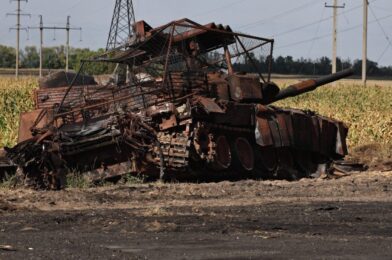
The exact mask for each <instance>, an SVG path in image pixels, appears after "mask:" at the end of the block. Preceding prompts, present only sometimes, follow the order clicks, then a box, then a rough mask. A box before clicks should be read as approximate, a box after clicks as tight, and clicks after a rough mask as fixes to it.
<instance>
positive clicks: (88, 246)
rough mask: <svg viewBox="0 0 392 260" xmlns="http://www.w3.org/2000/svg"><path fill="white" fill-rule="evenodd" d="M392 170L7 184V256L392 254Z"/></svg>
mask: <svg viewBox="0 0 392 260" xmlns="http://www.w3.org/2000/svg"><path fill="white" fill-rule="evenodd" d="M391 194H392V172H384V173H381V172H368V173H358V174H354V175H353V176H349V177H345V178H342V179H338V180H301V181H299V182H292V183H290V182H286V181H264V182H261V181H240V182H235V183H230V182H221V183H204V184H159V183H157V184H143V185H133V186H115V187H103V188H97V189H86V190H77V189H73V190H66V191H61V192H36V191H31V190H16V191H9V190H0V220H1V221H0V259H20V258H24V259H60V258H66V259H111V258H113V259H239V258H240V259H244V258H245V259H259V258H267V259H268V258H270V259H272V258H273V259H279V258H290V259H303V258H312V259H324V258H334V259H336V258H338V259H339V258H342V259H361V258H363V259H365V258H371V259H391V256H392V197H391Z"/></svg>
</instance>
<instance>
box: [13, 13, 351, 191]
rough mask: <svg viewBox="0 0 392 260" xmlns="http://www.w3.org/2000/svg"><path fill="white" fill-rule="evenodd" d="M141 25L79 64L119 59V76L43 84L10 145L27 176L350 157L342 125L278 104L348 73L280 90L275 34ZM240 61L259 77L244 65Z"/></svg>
mask: <svg viewBox="0 0 392 260" xmlns="http://www.w3.org/2000/svg"><path fill="white" fill-rule="evenodd" d="M134 27H135V28H134V29H135V31H136V34H135V36H134V37H133V38H131V39H130V40H129V42H128V43H127V44H126V45H124V46H122V47H120V48H117V49H115V50H113V51H109V52H107V53H105V54H104V55H102V56H99V57H95V58H93V59H91V60H88V61H83V63H82V68H81V71H79V73H78V77H79V78H80V77H81V75H82V74H83V67H84V66H85V64H87V63H96V62H105V63H114V64H118V67H117V68H118V69H117V71H118V73H117V76H116V77H115V79H114V80H113V81H112V82H114V83H108V84H106V85H96V84H95V85H85V84H84V85H81V84H79V85H75V84H71V86H67V87H64V86H63V87H52V88H41V89H38V90H37V91H36V93H35V101H36V106H37V110H36V111H34V112H32V113H27V114H23V115H21V128H20V135H19V140H20V142H19V144H18V145H17V146H15V147H14V148H10V149H6V150H7V156H8V158H9V159H10V160H11V161H12V162H13V163H14V164H16V165H17V166H18V175H19V177H22V179H23V180H24V182H26V183H28V184H30V185H32V186H35V187H39V188H51V189H58V188H63V187H64V185H65V176H66V174H67V173H69V172H70V171H72V172H79V173H83V174H85V175H86V176H91V178H92V179H93V180H100V179H108V178H112V177H116V176H122V175H124V174H128V173H133V174H152V175H154V174H155V175H159V176H160V177H161V178H167V177H168V176H176V174H183V173H185V174H188V173H189V174H191V173H204V174H207V175H208V174H214V173H215V172H237V173H239V174H242V175H245V176H257V177H260V178H288V179H292V178H298V177H307V176H310V175H311V174H312V173H314V172H316V171H317V170H318V169H320V165H321V166H322V165H323V166H326V167H327V166H328V165H329V164H330V163H331V162H332V161H333V160H336V159H342V158H344V156H345V155H346V154H347V146H346V136H347V132H348V129H347V127H346V126H345V125H344V124H343V123H342V122H339V121H336V120H333V119H330V118H326V117H323V116H320V115H317V114H315V113H313V112H311V111H300V110H294V109H283V108H279V107H275V106H272V105H271V104H272V103H274V102H276V101H279V100H282V99H285V98H288V97H292V96H296V95H300V94H303V93H305V92H308V91H312V90H314V89H316V88H317V87H318V86H321V85H325V84H327V83H330V82H332V81H336V80H339V79H341V78H344V77H347V76H350V75H351V74H352V70H346V71H343V72H340V73H337V74H334V75H330V76H326V77H323V78H320V79H317V80H308V81H304V82H300V83H298V84H296V85H292V86H290V87H288V88H286V89H284V90H279V88H278V87H277V86H276V85H275V84H274V83H272V82H271V66H272V53H273V43H274V41H273V40H271V39H265V38H260V37H256V36H251V35H244V34H241V33H235V32H233V31H232V30H231V28H230V27H229V26H222V25H217V24H215V23H211V24H207V25H200V24H197V23H195V22H193V21H190V20H188V19H183V20H179V21H174V22H170V23H168V24H166V25H164V26H161V27H158V28H152V27H151V26H149V25H148V24H147V23H146V22H144V21H140V22H137V23H136V24H135V25H134ZM255 57H257V59H259V58H260V57H262V60H263V61H264V62H261V63H260V62H259V61H258V60H256V59H255ZM241 64H248V65H249V66H251V67H252V69H253V71H255V72H257V73H255V74H247V73H244V72H241V71H238V69H240V68H241ZM121 71H122V72H123V73H120V72H121ZM78 77H75V80H74V82H77V81H80V80H76V79H77V78H78Z"/></svg>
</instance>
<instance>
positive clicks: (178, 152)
mask: <svg viewBox="0 0 392 260" xmlns="http://www.w3.org/2000/svg"><path fill="white" fill-rule="evenodd" d="M158 141H159V143H160V145H161V149H162V153H163V158H164V161H165V168H170V169H173V168H174V169H177V170H182V169H186V168H187V167H188V165H189V153H190V152H189V151H190V147H191V137H190V135H189V133H188V132H182V133H165V132H161V133H159V134H158ZM154 154H155V156H154V159H155V162H156V163H157V164H158V165H159V164H160V161H161V159H160V153H159V151H155V152H154Z"/></svg>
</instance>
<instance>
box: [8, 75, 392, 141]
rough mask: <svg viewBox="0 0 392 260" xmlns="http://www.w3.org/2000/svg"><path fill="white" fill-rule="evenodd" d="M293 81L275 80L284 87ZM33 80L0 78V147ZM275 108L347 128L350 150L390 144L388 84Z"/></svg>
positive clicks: (12, 133)
mask: <svg viewBox="0 0 392 260" xmlns="http://www.w3.org/2000/svg"><path fill="white" fill-rule="evenodd" d="M292 82H295V81H293V80H278V81H277V83H278V84H279V85H281V86H285V85H286V86H287V85H288V84H289V83H292ZM37 86H38V83H37V79H35V78H22V79H19V80H15V79H14V78H5V77H4V78H0V147H3V146H13V145H15V144H16V141H17V135H18V127H19V114H20V113H21V112H27V111H31V110H33V109H34V101H33V90H34V89H35V88H37ZM276 105H278V106H282V107H292V108H300V109H309V110H314V111H316V112H318V113H319V114H322V115H325V116H329V117H332V118H335V119H338V120H341V121H343V122H346V123H347V125H348V126H350V133H349V138H348V143H349V145H350V146H351V147H355V146H359V145H365V144H372V143H379V144H388V145H390V144H392V82H388V81H381V82H372V83H370V84H369V85H368V86H367V87H366V88H365V87H363V86H361V85H359V84H358V82H356V81H341V82H339V83H336V84H335V85H329V86H325V87H322V88H320V89H318V90H317V91H314V92H312V93H307V94H305V95H302V96H299V97H295V98H290V99H286V100H283V101H280V102H278V103H277V104H276Z"/></svg>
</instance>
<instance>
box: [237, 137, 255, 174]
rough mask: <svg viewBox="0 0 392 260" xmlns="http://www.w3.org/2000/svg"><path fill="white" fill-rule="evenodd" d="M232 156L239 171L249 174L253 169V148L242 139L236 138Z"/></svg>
mask: <svg viewBox="0 0 392 260" xmlns="http://www.w3.org/2000/svg"><path fill="white" fill-rule="evenodd" d="M233 154H234V155H235V156H234V158H235V161H236V162H237V165H238V166H239V168H240V169H241V170H245V171H247V172H251V171H253V170H254V168H255V155H254V152H253V147H252V145H251V144H250V143H249V141H248V140H247V139H246V138H244V137H238V138H236V139H235V141H234V145H233Z"/></svg>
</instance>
